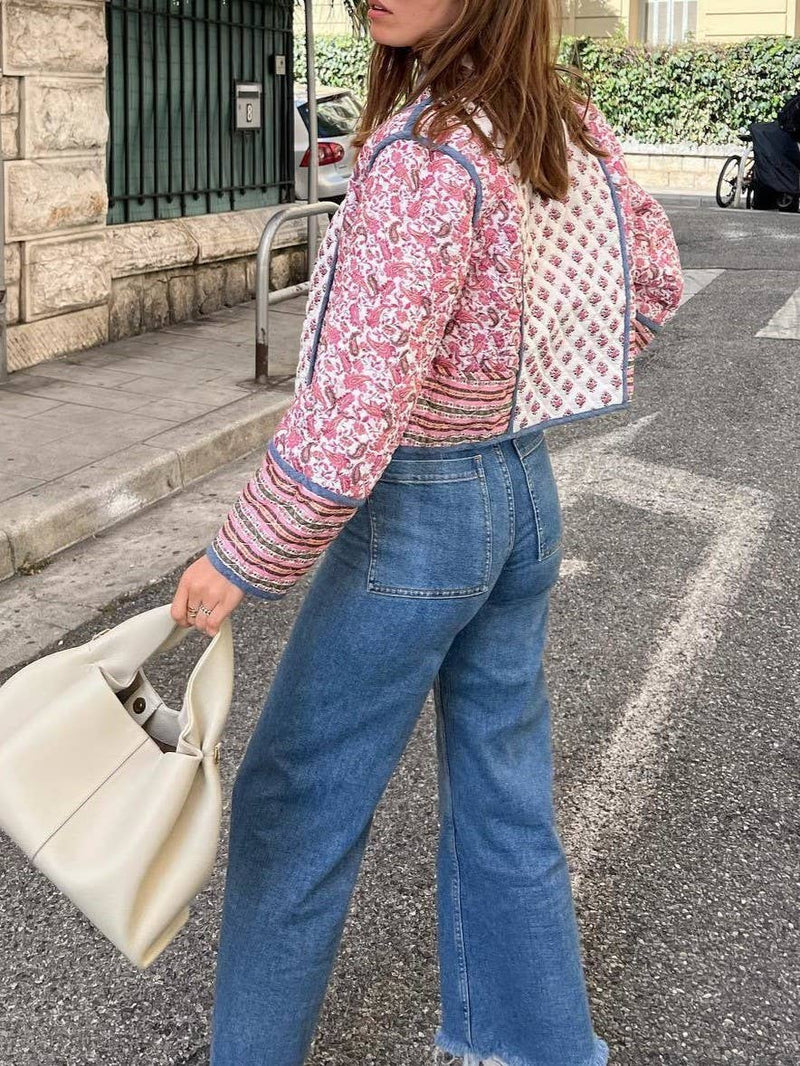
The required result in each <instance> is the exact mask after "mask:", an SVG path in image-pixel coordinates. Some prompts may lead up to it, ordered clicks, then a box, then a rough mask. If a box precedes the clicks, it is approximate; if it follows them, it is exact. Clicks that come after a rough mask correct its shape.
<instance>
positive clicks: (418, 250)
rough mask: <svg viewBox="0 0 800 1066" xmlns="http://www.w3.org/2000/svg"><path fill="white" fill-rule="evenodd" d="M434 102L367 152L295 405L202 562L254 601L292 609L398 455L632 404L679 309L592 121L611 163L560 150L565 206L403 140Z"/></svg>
mask: <svg viewBox="0 0 800 1066" xmlns="http://www.w3.org/2000/svg"><path fill="white" fill-rule="evenodd" d="M427 102H428V101H427V100H423V101H422V102H418V103H417V104H415V105H411V106H409V107H407V108H405V109H404V110H402V111H400V112H398V113H397V114H396V115H394V116H392V117H391V118H390V119H389V120H387V121H386V122H385V123H384V124H383V125H382V126H381V127H380V128H379V129H377V130H375V131H374V132H373V133H372V135H371V136H370V138H369V140H368V141H367V142H366V144H365V145H364V147H363V148H362V150H361V153H360V155H359V157H358V161H357V163H356V166H355V169H354V172H353V175H352V178H351V180H350V184H349V189H348V193H347V196H346V198H345V200H344V202H343V203H342V204H341V205H340V207H339V210H338V211H337V212H336V214H335V215H334V216H333V218H332V220H331V223H330V225H329V226H328V229H327V231H326V234H325V238H324V240H323V242H322V245H321V247H320V251H319V255H318V257H317V260H316V262H315V267H314V272H313V276H312V279H311V286H310V292H309V298H308V304H307V313H306V318H305V323H304V330H303V335H302V342H301V350H300V354H299V360H298V366H297V373H296V378H295V387H294V397H293V400H292V403H291V405H290V407H289V408H288V409H287V410H286V411H285V413H284V414H283V417H282V418H281V420H280V422H279V423H278V425H277V427H276V429H275V432H274V433H273V436H272V439H271V441H270V442H269V444H268V447H267V451H266V455H265V457H264V460H263V462H262V464H261V467H260V469H259V470H258V471H257V472H256V473H255V475H254V476H253V478H252V479H251V480H250V481H249V482H248V483H247V484H246V485H245V487H244V488H243V490H242V491H241V493H240V495H239V497H238V499H237V500H236V502H235V503H234V505H233V507H232V508H231V510H230V512H229V513H228V515H227V518H226V519H225V522H224V524H223V526H222V528H221V529H220V530H219V532H218V533H217V535H216V536H215V537H214V539H213V541H212V544H211V545H210V547H209V548H208V550H207V555H208V557H209V559H210V560H211V562H212V563H213V564H214V566H215V567H216V568H217V569H218V570H219V571H220V572H221V573H222V574H224V575H225V576H226V577H227V578H228V579H229V580H231V581H232V582H233V583H234V584H236V585H238V586H239V587H240V588H242V589H244V591H245V592H246V593H248V594H249V595H252V596H255V597H258V598H263V599H275V598H278V597H281V596H284V595H285V594H286V593H287V592H288V591H289V589H290V588H291V587H292V586H293V585H294V584H295V583H296V582H297V580H298V579H299V578H300V577H301V576H302V575H303V574H305V573H306V572H307V571H308V570H309V569H310V568H311V566H312V565H313V564H314V562H315V561H316V559H317V558H318V557H319V556H320V554H321V553H322V552H323V551H324V550H325V548H326V547H327V546H328V545H329V544H330V543H331V541H332V540H333V539H334V538H335V537H336V536H337V534H338V533H339V531H340V530H341V529H342V527H343V525H344V524H345V523H346V522H347V521H348V520H349V519H350V518H351V517H352V516H353V515H354V514H355V512H356V510H357V509H358V508H359V507H361V506H363V504H364V502H365V500H366V498H367V497H368V496H369V494H370V492H371V491H372V488H373V486H374V485H375V483H376V482H377V481H378V479H379V478H380V476H381V474H382V472H383V470H384V469H385V468H386V466H387V465H388V463H389V460H390V459H391V456H392V453H393V452H394V450H395V448H396V447H397V446H398V445H400V444H411V445H423V446H430V447H436V446H437V445H438V446H444V445H453V444H459V443H462V442H468V441H484V440H487V439H495V440H500V439H503V438H506V437H513V436H517V435H519V434H522V433H525V432H529V431H531V430H532V429H533V428H534V427H542V426H553V425H559V424H563V423H566V422H571V421H575V420H577V419H582V418H587V417H591V416H594V415H600V414H604V413H607V412H609V411H617V410H620V409H622V408H624V407H626V406H627V405H628V404H629V402H630V398H631V395H632V392H633V363H634V357H635V355H636V353H637V351H638V350H639V348H640V347H641V345H642V344H643V343H644V342H643V341H642V340H641V339H640V337H641V336H642V335H643V336H646V337H647V338H648V340H649V339H650V338H651V335H652V333H654V332H655V331H657V330H658V329H659V327H660V326H661V325H662V324H663V323H664V322H665V321H666V320H667V319H668V318H669V317H670V316H671V315H672V314H673V313H674V311H675V310H676V308H677V306H678V303H679V301H680V297H681V294H682V291H683V278H682V273H681V267H680V260H679V257H678V250H677V247H676V245H675V240H674V237H673V234H672V229H671V227H670V224H669V221H668V219H667V217H666V214H665V213H664V210H663V208H662V207H661V206H660V205H659V204H658V202H657V201H656V200H655V199H653V197H652V196H649V195H648V194H647V193H646V192H645V191H644V190H643V189H642V188H641V187H640V186H639V185H637V184H636V182H635V181H633V180H632V179H631V178H630V176H629V175H628V173H627V169H626V165H625V161H624V158H623V155H622V151H621V149H620V145H619V142H618V140H617V138H616V137H615V135H614V133H613V131H612V129H611V127H610V126H609V124H608V122H607V120H606V119H605V118H604V116H603V115H602V114H601V113H600V112H599V111H598V110H597V109H596V108H594V107H591V108H590V110H589V111H588V113H587V117H586V123H587V126H588V128H589V130H590V132H591V133H592V134H593V135H594V138H595V140H596V141H597V142H598V143H599V144H601V145H602V146H603V147H604V148H605V149H606V150H607V151H608V152H609V158H608V159H605V160H600V159H598V158H597V157H596V156H594V155H592V154H590V153H588V152H586V151H585V150H584V149H583V148H582V147H581V146H580V145H575V144H572V142H569V170H570V190H569V193H568V195H567V197H566V199H565V200H563V201H560V200H554V199H553V200H545V199H544V198H543V197H542V196H540V195H539V194H536V193H533V192H532V191H531V189H530V187H529V186H526V185H523V184H522V183H520V182H519V181H518V180H517V178H516V176H515V172H514V171H515V168H512V167H510V166H507V165H505V164H503V163H502V162H501V161H500V160H499V158H498V157H497V155H495V153H489V152H487V151H486V149H485V148H484V146H483V145H482V144H481V142H480V139H479V138H478V137H477V136H476V135H475V134H474V132H472V131H470V130H469V129H468V128H467V127H466V126H462V127H459V128H458V129H455V130H453V131H451V132H450V133H449V135H448V139H447V142H446V143H436V144H434V143H433V142H432V141H430V140H429V139H427V138H426V137H425V135H424V130H423V132H422V133H421V134H419V135H417V136H413V135H412V126H413V124H414V121H415V120H416V118H417V117H418V116H419V114H420V112H421V111H422V109H423V108H424V107H425V106H426V103H427ZM473 117H474V119H475V121H476V123H480V124H481V125H482V128H483V129H486V130H487V132H489V133H490V134H491V130H490V129H489V127H488V126H487V124H486V120H485V117H484V116H483V115H482V114H481V113H479V112H477V111H475V112H474V114H473ZM517 174H518V172H517ZM634 319H636V320H638V322H639V323H640V324H641V325H642V326H643V327H644V329H643V331H642V333H641V334H640V333H637V331H636V330H635V329H634V328H633V324H634Z"/></svg>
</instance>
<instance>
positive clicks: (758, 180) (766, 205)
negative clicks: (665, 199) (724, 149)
mask: <svg viewBox="0 0 800 1066" xmlns="http://www.w3.org/2000/svg"><path fill="white" fill-rule="evenodd" d="M739 139H740V140H741V141H743V142H744V143H745V144H746V145H747V148H746V150H745V152H744V154H743V155H741V156H740V155H733V156H730V157H729V158H728V159H726V160H725V163H724V164H723V167H722V170H721V171H720V175H719V179H718V181H717V203H718V204H719V206H720V207H730V206H731V205H734V206H738V204H739V202H740V201H741V196H742V194H744V195H745V206H746V207H752V208H754V209H755V210H757V211H759V210H760V211H775V210H778V211H797V210H798V208H800V146H798V140H800V93H798V94H797V95H796V96H793V97H792V98H791V99H790V100H788V101H787V102H786V103H785V104H784V106H783V107H782V108H781V110H780V111H779V112H778V119H777V121H776V122H751V123H750V127H749V130H748V131H747V132H745V131H742V132H740V133H739Z"/></svg>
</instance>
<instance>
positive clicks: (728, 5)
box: [563, 0, 800, 45]
mask: <svg viewBox="0 0 800 1066" xmlns="http://www.w3.org/2000/svg"><path fill="white" fill-rule="evenodd" d="M563 31H564V33H565V34H570V35H572V36H587V37H606V36H609V35H612V34H615V33H619V32H620V31H622V32H623V33H625V35H626V36H627V37H628V38H629V39H630V40H632V41H644V42H646V43H647V44H654V45H668V44H680V43H681V42H683V41H686V40H688V39H690V38H693V39H695V40H698V41H720V42H722V43H724V42H728V41H735V40H742V39H744V38H747V37H772V36H776V37H781V36H786V37H797V36H798V35H800V0H565V7H564V20H563Z"/></svg>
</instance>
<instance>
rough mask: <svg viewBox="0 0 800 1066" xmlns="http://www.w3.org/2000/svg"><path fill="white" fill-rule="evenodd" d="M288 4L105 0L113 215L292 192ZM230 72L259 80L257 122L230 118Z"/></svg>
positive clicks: (183, 211) (225, 206)
mask: <svg viewBox="0 0 800 1066" xmlns="http://www.w3.org/2000/svg"><path fill="white" fill-rule="evenodd" d="M292 6H293V5H292V0H109V2H108V3H107V4H106V25H107V33H108V49H109V64H108V73H107V106H108V114H109V120H110V130H109V140H108V158H107V181H108V194H109V211H108V222H109V223H110V224H114V223H120V222H137V221H143V220H146V219H159V218H176V217H179V216H182V215H204V214H208V213H211V212H220V211H236V210H242V209H244V208H250V207H261V206H264V205H267V204H278V203H287V202H290V201H291V200H293V199H294V144H293V139H294V99H293V91H292V79H293V71H292ZM276 57H277V58H276ZM281 57H284V58H283V60H281ZM282 63H283V64H285V73H280V70H281V66H282ZM276 70H277V71H278V73H276ZM236 82H254V83H258V84H259V85H260V86H261V89H262V98H261V106H262V126H261V129H260V130H236V129H235V128H234V111H235V101H234V87H235V84H236Z"/></svg>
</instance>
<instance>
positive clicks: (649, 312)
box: [173, 0, 682, 1066]
mask: <svg viewBox="0 0 800 1066" xmlns="http://www.w3.org/2000/svg"><path fill="white" fill-rule="evenodd" d="M370 16H371V26H372V35H373V37H374V40H375V48H374V50H373V56H372V61H371V69H370V79H369V90H368V98H367V103H366V108H365V112H364V117H363V123H362V129H361V131H360V134H359V138H358V143H359V145H360V146H361V150H360V153H359V157H358V160H357V163H356V167H355V170H354V173H353V177H352V179H351V183H350V188H349V191H348V194H347V197H346V200H345V202H344V203H343V204H342V206H341V207H340V209H339V211H338V212H337V213H336V215H335V216H334V218H333V220H332V222H331V225H330V226H329V228H328V231H327V233H326V236H325V239H324V241H323V243H322V247H321V248H320V253H319V257H318V259H317V262H316V264H315V270H314V275H313V278H312V286H311V293H310V296H309V302H308V312H307V318H306V323H305V330H304V333H303V340H302V347H301V352H300V357H299V363H298V368H297V377H296V383H295V396H294V400H293V403H292V405H291V407H290V408H289V409H288V410H287V411H286V412H285V414H284V415H283V417H282V419H281V420H280V422H279V424H278V426H277V428H276V430H275V433H274V435H273V438H272V440H271V441H270V443H269V446H268V449H267V453H266V455H265V458H264V462H263V464H262V465H261V468H260V469H259V471H258V472H257V473H256V474H255V476H254V477H253V479H252V480H251V481H250V482H249V483H248V484H247V485H246V486H245V488H244V489H243V490H242V492H241V494H240V496H239V498H238V500H237V501H236V502H235V504H234V506H233V507H232V508H231V511H230V512H229V514H228V516H227V519H226V521H225V523H224V525H223V527H222V528H221V529H220V531H219V533H218V534H217V536H216V537H215V538H214V540H213V543H212V545H211V546H210V547H209V549H208V551H207V553H206V556H204V557H203V558H202V559H200V560H198V561H197V562H195V563H193V564H192V565H191V566H190V567H189V568H188V569H187V570H186V572H185V573H184V575H183V577H182V578H181V581H180V584H179V586H178V589H177V591H176V594H175V599H174V603H173V616H174V617H175V619H176V620H177V621H178V622H180V623H181V624H183V625H195V626H197V627H198V628H199V629H201V630H203V631H204V632H206V633H214V632H216V630H217V629H218V627H219V623H220V620H221V619H222V618H224V617H225V616H226V615H228V614H229V613H230V612H231V611H232V610H233V609H234V608H235V607H236V605H237V604H238V603H239V602H240V600H241V599H242V597H243V596H244V595H246V594H249V595H251V596H253V597H256V598H261V599H265V600H270V599H276V598H280V597H282V596H285V595H286V593H287V591H288V590H289V589H290V588H292V586H293V585H294V584H295V583H296V582H297V580H298V579H299V578H300V577H301V575H303V574H304V573H306V572H307V571H308V570H309V568H310V567H311V566H312V565H313V564H314V562H315V561H316V560H317V559H318V557H319V556H320V555H321V553H322V552H323V551H324V550H325V549H326V548H327V551H326V553H325V557H324V559H322V561H321V563H320V565H319V567H318V569H317V571H316V573H315V575H314V578H313V581H312V582H311V584H310V587H309V589H308V591H307V594H306V596H305V599H304V602H303V604H302V607H301V609H300V611H299V614H298V616H297V618H296V621H295V623H294V627H293V629H292V632H291V635H290V638H289V641H288V644H287V646H286V648H285V650H284V653H283V656H282V658H281V661H280V664H279V667H278V670H277V673H276V676H275V678H274V681H273V684H272V686H271V689H270V692H269V696H268V698H267V701H266V704H265V706H264V709H263V712H262V714H261V717H260V719H259V721H258V724H257V726H256V728H255V730H254V733H253V735H252V738H251V740H250V742H249V744H248V747H247V751H246V753H245V756H244V759H243V761H242V764H241V767H240V769H239V772H238V775H237V777H236V782H235V785H234V790H233V801H232V811H231V829H230V858H229V865H228V872H227V882H226V889H225V900H224V906H223V918H222V932H221V941H220V947H219V958H218V966H217V977H216V994H215V1001H214V1016H213V1026H212V1028H213V1039H212V1052H211V1061H212V1066H256V1064H259V1066H301V1064H302V1063H303V1062H304V1060H305V1058H306V1055H307V1052H308V1049H309V1047H310V1044H311V1041H312V1037H313V1034H314V1030H315V1027H316V1023H317V1019H318V1015H319V1012H320V1009H321V1005H322V1001H323V996H324V993H325V990H326V986H327V983H328V979H329V975H330V972H331V970H332V967H333V963H334V961H335V957H336V953H337V949H338V945H339V941H340V936H341V932H342V928H343V925H344V921H345V917H346V914H347V909H348V904H349V901H350V898H351V893H352V890H353V887H354V884H355V880H356V875H357V873H358V869H359V864H360V861H361V857H362V854H363V850H364V846H365V843H366V840H367V836H368V833H369V829H370V825H371V820H372V816H373V812H374V810H375V807H376V805H377V803H378V801H379V799H380V797H381V795H382V793H383V790H384V788H385V786H386V784H387V781H388V779H389V777H390V775H391V773H392V771H393V769H394V767H395V766H396V764H397V762H398V760H399V758H400V756H401V754H402V752H403V749H404V747H405V745H406V742H407V740H408V738H409V736H410V734H411V732H412V730H413V728H414V725H415V722H416V720H417V717H418V715H419V712H420V710H421V708H422V705H423V703H424V701H425V698H426V695H427V693H428V692H429V690H430V689H431V687H433V690H434V697H435V706H436V747H437V757H438V774H439V777H438V783H439V798H440V823H441V827H440V834H441V835H440V846H439V853H438V866H437V881H438V945H439V953H440V973H441V998H442V1002H441V1008H442V1015H441V1025H440V1027H439V1029H438V1031H437V1033H436V1034H435V1038H434V1043H435V1052H434V1053H435V1055H436V1056H440V1057H441V1058H442V1060H444V1061H452V1060H451V1059H450V1056H453V1057H454V1058H455V1059H456V1060H458V1061H460V1060H463V1062H464V1064H465V1066H476V1064H477V1063H481V1062H482V1063H487V1064H489V1063H491V1064H492V1066H603V1064H605V1063H606V1062H607V1061H608V1047H607V1045H606V1044H605V1043H604V1041H603V1040H602V1039H600V1038H599V1037H598V1036H596V1035H595V1033H594V1031H593V1028H592V1023H591V1020H590V1014H589V1005H588V1001H587V993H586V988H585V983H584V976H583V972H582V963H581V951H580V945H579V937H578V930H577V928H576V921H575V913H574V908H573V901H572V896H571V889H570V882H569V875H568V869H567V864H566V861H565V857H564V852H563V849H562V846H561V842H560V840H559V837H558V834H557V830H556V827H555V824H554V813H553V800H552V787H551V786H552V773H553V765H552V755H551V747H550V721H549V707H548V699H547V692H546V688H545V680H544V676H543V671H542V652H543V647H544V643H545V633H546V617H547V608H548V597H549V593H550V590H551V588H552V586H553V584H554V582H555V581H556V578H557V576H558V571H559V565H560V561H561V516H560V510H559V502H558V497H557V492H556V486H555V484H554V481H553V474H552V470H551V466H550V461H549V458H548V453H547V446H546V444H545V441H544V434H543V430H542V427H543V426H544V425H545V424H546V425H548V426H550V425H554V424H558V423H564V422H568V421H572V420H576V419H580V418H585V417H588V416H591V415H596V414H601V413H603V412H607V411H613V410H619V409H621V408H624V407H625V406H626V405H627V404H628V402H629V399H630V395H631V388H632V364H633V356H634V354H635V353H636V351H638V350H639V349H640V348H641V347H642V346H643V345H644V344H646V343H647V342H648V341H649V340H650V339H651V337H652V332H653V331H654V330H656V329H657V328H658V326H659V325H660V324H661V323H662V322H664V321H665V320H666V319H667V318H668V317H669V315H670V314H671V313H672V312H673V310H674V309H675V307H676V306H677V303H678V300H679V298H680V294H681V289H682V281H681V273H680V265H679V261H678V256H677V250H676V248H675V243H674V240H673V238H672V233H671V230H670V227H669V223H668V221H667V219H666V217H665V215H664V213H663V211H662V210H661V208H660V207H659V206H658V204H657V203H656V202H655V201H654V200H652V198H650V197H648V196H647V195H646V194H645V193H644V192H643V191H642V190H641V189H640V188H639V187H638V186H637V185H636V184H635V183H634V182H632V181H631V180H630V178H629V177H628V175H627V173H626V169H625V164H624V160H623V158H622V154H621V152H620V149H619V144H618V143H617V141H616V139H615V137H614V135H613V134H612V132H611V130H610V128H609V126H608V124H607V123H606V121H605V120H604V119H603V117H602V116H601V115H600V113H599V112H598V111H597V110H596V109H594V108H591V107H588V105H587V102H586V101H585V100H584V99H583V98H581V97H580V96H579V95H578V94H577V93H576V92H575V91H574V90H573V89H571V88H568V87H567V82H566V81H565V80H564V79H563V77H562V75H561V74H560V73H559V72H558V71H557V70H556V68H555V65H554V53H553V46H552V43H551V42H552V41H553V39H554V33H553V15H552V12H551V10H550V8H549V6H548V0H386V3H385V4H384V3H381V5H380V6H378V5H377V3H376V4H375V5H374V6H373V7H372V8H371V10H370Z"/></svg>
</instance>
